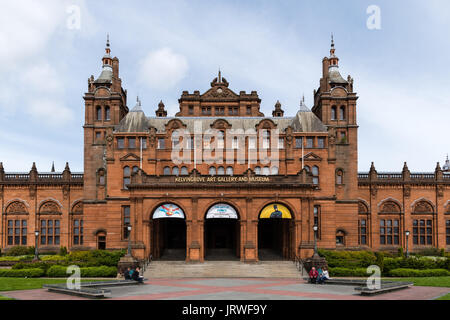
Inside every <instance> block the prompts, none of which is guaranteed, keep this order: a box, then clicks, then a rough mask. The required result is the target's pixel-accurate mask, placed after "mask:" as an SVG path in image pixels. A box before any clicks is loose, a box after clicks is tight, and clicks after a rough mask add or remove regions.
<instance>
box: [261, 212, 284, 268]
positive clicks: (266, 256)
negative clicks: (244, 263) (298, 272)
mask: <svg viewBox="0 0 450 320" xmlns="http://www.w3.org/2000/svg"><path fill="white" fill-rule="evenodd" d="M290 221H291V220H290V219H260V220H259V223H258V256H259V260H266V261H267V260H286V259H289V258H290V251H291V248H290V247H291V246H290V244H291V235H290V228H289V225H290Z"/></svg>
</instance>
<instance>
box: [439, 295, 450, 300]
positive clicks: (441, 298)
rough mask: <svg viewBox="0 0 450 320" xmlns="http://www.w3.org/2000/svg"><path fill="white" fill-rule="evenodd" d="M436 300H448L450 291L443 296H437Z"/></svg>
mask: <svg viewBox="0 0 450 320" xmlns="http://www.w3.org/2000/svg"><path fill="white" fill-rule="evenodd" d="M436 300H450V293H448V294H446V295H445V296H443V297H440V298H437V299H436Z"/></svg>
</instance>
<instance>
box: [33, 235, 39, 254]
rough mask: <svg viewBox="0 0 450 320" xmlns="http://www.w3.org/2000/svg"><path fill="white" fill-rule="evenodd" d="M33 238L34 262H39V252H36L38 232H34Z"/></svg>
mask: <svg viewBox="0 0 450 320" xmlns="http://www.w3.org/2000/svg"><path fill="white" fill-rule="evenodd" d="M34 236H35V244H34V259H33V260H35V261H38V260H39V251H38V239H39V230H36V231H34Z"/></svg>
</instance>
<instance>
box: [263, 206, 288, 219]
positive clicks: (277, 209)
mask: <svg viewBox="0 0 450 320" xmlns="http://www.w3.org/2000/svg"><path fill="white" fill-rule="evenodd" d="M259 218H260V219H292V216H291V212H290V211H289V209H288V208H286V207H285V206H284V205H282V204H281V203H272V204H269V205H268V206H266V207H265V208H264V209H263V210H262V211H261V215H260V216H259Z"/></svg>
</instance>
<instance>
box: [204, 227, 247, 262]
mask: <svg viewBox="0 0 450 320" xmlns="http://www.w3.org/2000/svg"><path fill="white" fill-rule="evenodd" d="M204 228H205V239H204V242H205V259H206V260H238V259H239V256H240V246H239V244H240V239H239V234H240V232H239V220H237V219H217V218H216V219H206V221H205V227H204Z"/></svg>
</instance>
